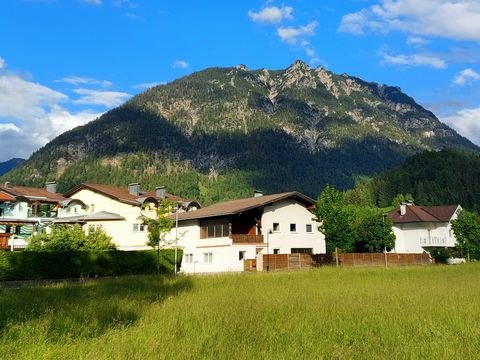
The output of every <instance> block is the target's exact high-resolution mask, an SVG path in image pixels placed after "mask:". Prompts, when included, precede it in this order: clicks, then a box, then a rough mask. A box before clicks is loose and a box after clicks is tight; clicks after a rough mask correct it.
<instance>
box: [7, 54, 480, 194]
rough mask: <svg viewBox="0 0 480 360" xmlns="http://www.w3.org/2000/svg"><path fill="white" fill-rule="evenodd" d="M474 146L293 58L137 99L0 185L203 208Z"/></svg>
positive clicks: (402, 100) (388, 95) (218, 73)
mask: <svg viewBox="0 0 480 360" xmlns="http://www.w3.org/2000/svg"><path fill="white" fill-rule="evenodd" d="M444 147H456V148H463V149H473V150H477V147H476V146H475V145H473V144H472V143H471V142H470V141H468V140H467V139H465V138H463V137H461V136H460V135H458V134H457V133H456V132H455V131H454V130H452V129H451V128H449V127H448V126H446V125H445V124H442V123H441V122H440V121H439V120H438V119H437V118H436V117H435V115H434V114H432V113H431V112H430V111H428V110H426V109H424V108H423V107H421V106H420V105H418V104H417V103H416V102H415V101H414V100H413V99H412V98H411V97H409V96H407V95H406V94H404V93H402V92H401V90H400V89H399V88H397V87H389V86H385V85H379V84H376V83H369V82H366V81H363V80H361V79H358V78H355V77H351V76H348V75H337V74H334V73H332V72H330V71H327V70H325V69H324V68H322V67H318V68H316V69H314V68H311V67H309V66H308V65H306V64H305V63H303V62H300V61H297V62H295V63H293V64H292V65H291V66H290V67H288V68H287V69H285V70H267V69H260V70H255V71H253V70H249V69H248V68H247V67H246V66H244V65H239V66H236V67H233V68H209V69H206V70H203V71H200V72H197V73H194V74H192V75H189V76H186V77H184V78H181V79H179V80H176V81H174V82H171V83H169V84H167V85H161V86H157V87H154V88H151V89H149V90H147V91H146V92H144V93H142V94H140V95H138V96H135V97H134V98H132V99H131V100H129V101H128V102H126V103H125V104H123V105H122V106H120V107H118V108H116V109H113V110H111V111H109V112H107V113H105V114H104V115H103V116H101V117H100V118H99V119H97V120H95V121H92V122H91V123H89V124H87V125H85V126H82V127H78V128H75V129H73V130H71V131H68V132H66V133H64V134H62V135H60V136H59V137H57V138H56V139H54V140H53V141H51V142H50V143H49V144H47V145H46V146H45V147H43V148H42V149H40V150H39V151H37V152H36V153H34V154H33V155H32V156H31V158H30V159H29V160H28V161H27V162H26V163H25V164H23V165H22V166H20V167H18V168H16V169H14V170H13V171H12V172H11V173H9V174H7V175H6V176H4V177H3V179H5V180H6V179H8V180H9V181H13V182H15V183H27V184H36V185H40V184H42V183H43V182H44V181H46V180H57V181H58V182H59V188H60V189H63V190H65V189H67V188H68V187H70V186H73V185H74V184H76V183H78V182H81V181H90V182H104V183H115V184H125V183H127V182H130V181H132V182H133V181H141V182H142V183H143V185H144V186H145V187H153V186H155V185H160V184H167V186H169V191H172V192H176V193H178V194H179V195H183V196H187V197H194V198H197V199H200V200H203V201H204V202H206V203H208V202H212V201H217V200H220V199H225V198H231V197H236V196H245V195H248V194H249V193H250V192H251V191H252V189H255V188H259V189H262V190H264V191H267V192H273V191H283V190H299V191H303V192H305V193H307V194H309V195H312V196H316V195H317V194H318V193H319V191H320V190H321V189H322V188H323V186H324V185H325V184H326V183H331V184H334V185H336V186H339V187H348V186H351V185H352V184H353V181H354V178H355V176H360V175H370V174H373V173H375V172H378V171H381V170H385V169H388V168H391V167H393V166H396V165H398V164H400V163H401V162H402V161H403V160H404V159H405V158H406V157H407V156H409V155H412V154H414V153H416V152H419V151H422V150H435V149H441V148H444Z"/></svg>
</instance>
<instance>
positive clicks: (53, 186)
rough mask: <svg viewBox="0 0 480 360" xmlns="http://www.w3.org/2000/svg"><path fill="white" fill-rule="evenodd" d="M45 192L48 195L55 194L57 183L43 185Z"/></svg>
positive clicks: (49, 182) (50, 182)
mask: <svg viewBox="0 0 480 360" xmlns="http://www.w3.org/2000/svg"><path fill="white" fill-rule="evenodd" d="M45 190H47V191H48V192H49V193H52V194H56V193H57V182H56V181H47V182H46V183H45Z"/></svg>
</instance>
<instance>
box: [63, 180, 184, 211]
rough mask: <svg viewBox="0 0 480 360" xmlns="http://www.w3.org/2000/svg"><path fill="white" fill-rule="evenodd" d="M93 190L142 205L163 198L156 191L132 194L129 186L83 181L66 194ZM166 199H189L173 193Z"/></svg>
mask: <svg viewBox="0 0 480 360" xmlns="http://www.w3.org/2000/svg"><path fill="white" fill-rule="evenodd" d="M84 189H87V190H91V191H93V192H96V193H99V194H102V195H104V196H107V197H109V198H111V199H114V200H117V201H119V202H122V203H125V204H129V205H134V206H140V205H142V204H143V203H144V202H145V200H149V199H150V200H154V201H161V200H162V199H161V198H159V197H157V196H156V194H155V191H140V194H139V195H138V196H137V195H132V194H130V193H129V192H128V187H127V186H113V185H103V184H91V183H82V184H80V185H77V186H76V187H75V188H73V189H72V190H70V191H68V192H67V193H66V194H65V196H66V197H70V196H72V195H73V194H75V193H77V192H78V191H80V190H84ZM165 199H167V200H170V201H175V202H184V201H187V200H186V199H183V198H181V197H178V196H175V195H172V194H165Z"/></svg>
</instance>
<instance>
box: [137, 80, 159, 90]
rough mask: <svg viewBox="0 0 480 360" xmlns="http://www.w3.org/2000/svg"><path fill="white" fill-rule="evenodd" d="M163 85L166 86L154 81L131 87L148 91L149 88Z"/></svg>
mask: <svg viewBox="0 0 480 360" xmlns="http://www.w3.org/2000/svg"><path fill="white" fill-rule="evenodd" d="M165 84H166V82H165V81H154V82H147V83H141V84H136V85H133V86H132V87H133V88H134V89H140V90H143V89H148V88H151V87H154V86H158V85H165Z"/></svg>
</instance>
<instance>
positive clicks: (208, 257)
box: [203, 252, 213, 264]
mask: <svg viewBox="0 0 480 360" xmlns="http://www.w3.org/2000/svg"><path fill="white" fill-rule="evenodd" d="M212 260H213V256H212V253H211V252H210V253H203V262H204V263H205V264H211V263H212Z"/></svg>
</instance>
